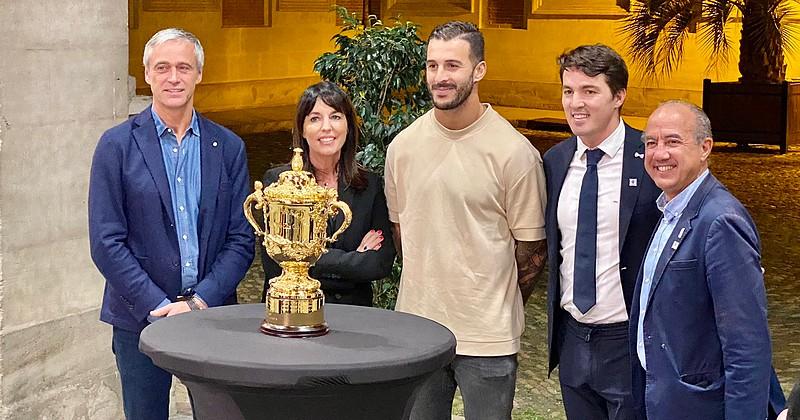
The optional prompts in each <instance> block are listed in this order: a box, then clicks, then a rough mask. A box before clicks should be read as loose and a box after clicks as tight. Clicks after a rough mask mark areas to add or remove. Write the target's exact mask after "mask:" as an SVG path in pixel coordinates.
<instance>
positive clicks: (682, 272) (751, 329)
mask: <svg viewBox="0 0 800 420" xmlns="http://www.w3.org/2000/svg"><path fill="white" fill-rule="evenodd" d="M666 244H667V245H666V246H665V249H664V251H663V252H662V253H661V255H660V257H659V259H658V263H657V264H656V269H655V274H654V275H653V280H652V282H653V283H652V286H651V289H650V295H649V299H648V304H647V309H646V311H645V313H644V314H641V313H640V310H639V295H640V291H641V278H642V274H641V273H640V274H639V275H638V282H637V286H636V291H635V293H634V300H633V308H632V310H631V321H630V346H631V362H632V365H633V393H634V399H635V400H637V408H638V409H639V411H640V413H641V414H642V415H644V409H645V407H646V411H647V418H648V419H650V420H659V419H665V420H666V419H669V420H676V419H703V420H715V419H716V420H723V419H725V420H739V419H741V420H745V419H746V420H755V419H764V418H766V416H767V405H768V394H769V387H770V375H771V373H772V369H771V367H770V363H771V347H770V338H769V329H768V327H767V299H766V292H765V290H764V277H763V274H762V271H761V256H760V250H761V245H760V243H759V237H758V232H757V231H756V227H755V224H754V223H753V220H752V219H751V218H750V215H749V214H748V213H747V210H745V208H744V207H743V206H742V204H741V203H739V201H737V200H736V198H734V197H733V196H732V195H731V194H730V193H729V192H728V191H727V190H726V189H725V187H723V186H722V184H720V183H719V182H718V181H717V179H716V178H714V177H713V176H712V175H708V176H707V177H706V179H705V180H703V182H702V184H700V187H699V188H698V189H697V191H696V192H695V194H694V196H693V197H692V199H691V200H690V201H689V204H688V206H687V207H686V209H685V210H684V211H683V214H682V216H681V218H680V219H679V220H678V223H677V225H676V226H675V230H674V231H673V233H672V235H671V236H670V238H669V239H668V240H667V242H666ZM640 316H643V317H644V325H643V335H644V337H645V355H646V358H647V373H645V372H644V370H643V369H642V368H641V365H640V364H639V359H638V356H637V355H636V329H637V322H638V321H639V317H640ZM645 383H646V384H647V386H646V387H645Z"/></svg>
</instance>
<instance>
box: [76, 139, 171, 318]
mask: <svg viewBox="0 0 800 420" xmlns="http://www.w3.org/2000/svg"><path fill="white" fill-rule="evenodd" d="M122 160H123V153H122V151H121V150H120V146H119V144H118V143H116V142H114V141H113V140H112V139H111V138H110V137H109V134H108V133H106V134H104V135H103V137H101V138H100V141H99V142H98V144H97V148H96V149H95V153H94V157H93V158H92V168H91V173H90V178H89V246H90V252H91V256H92V260H93V261H94V263H95V265H96V266H97V269H98V270H99V271H100V273H101V274H102V275H103V277H105V279H106V282H107V283H108V285H109V286H110V287H111V288H112V289H113V290H114V292H116V294H117V296H114V297H115V298H119V299H120V300H122V301H123V302H124V303H125V305H126V306H127V307H128V309H129V310H130V311H131V315H132V316H133V317H134V318H135V319H136V320H137V321H139V322H142V321H143V320H144V319H146V318H147V315H149V313H150V311H151V310H153V309H155V308H156V306H158V304H159V303H160V302H162V301H163V300H164V299H166V298H167V294H166V293H165V292H164V291H163V290H161V288H160V287H158V285H156V284H155V282H153V280H152V279H151V278H150V276H149V275H148V274H147V272H145V271H144V269H143V268H142V266H141V264H140V263H139V260H138V259H137V258H136V256H135V255H134V253H133V252H132V251H131V249H130V248H129V247H128V218H127V213H128V210H127V209H125V208H124V206H125V194H126V191H125V187H124V185H125V182H124V179H123V161H122ZM140 257H142V256H140Z"/></svg>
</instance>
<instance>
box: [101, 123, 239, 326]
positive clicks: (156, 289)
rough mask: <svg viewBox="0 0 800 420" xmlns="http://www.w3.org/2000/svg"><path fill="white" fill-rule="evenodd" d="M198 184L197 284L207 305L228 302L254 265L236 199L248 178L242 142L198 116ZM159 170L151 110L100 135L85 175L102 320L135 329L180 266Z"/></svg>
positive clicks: (173, 283)
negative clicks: (102, 281) (101, 280)
mask: <svg viewBox="0 0 800 420" xmlns="http://www.w3.org/2000/svg"><path fill="white" fill-rule="evenodd" d="M197 118H198V122H199V125H200V170H201V190H200V203H199V206H200V209H199V214H198V219H199V220H198V226H197V230H198V241H199V248H200V255H199V258H198V267H197V269H198V273H199V274H198V277H199V278H198V284H197V287H196V288H195V289H196V291H197V293H199V294H200V295H201V296H202V297H203V299H204V300H205V301H206V303H208V305H209V306H218V305H221V304H222V303H224V302H226V301H231V300H233V301H235V297H236V286H237V285H238V284H239V281H241V279H242V278H243V277H244V275H245V273H246V272H247V270H248V268H250V263H251V262H252V261H253V253H254V248H253V245H254V237H253V229H252V228H251V227H250V224H249V223H248V222H247V220H246V219H245V217H244V212H243V208H242V203H243V202H244V200H245V197H247V195H248V192H249V186H248V184H249V183H250V177H249V175H248V172H247V157H246V156H245V148H244V143H243V142H242V140H241V139H240V138H239V137H238V136H237V135H235V134H234V133H233V132H231V131H230V130H228V129H226V128H224V127H222V126H220V125H218V124H216V123H214V122H212V121H210V120H208V119H206V118H204V117H203V116H201V115H200V114H199V113H198V114H197ZM171 200H172V199H171V197H170V189H169V183H168V181H167V173H166V170H165V168H164V160H163V157H162V155H161V146H160V143H159V138H158V135H157V134H156V127H155V122H154V121H153V116H152V114H151V111H150V107H148V108H147V109H145V110H144V111H142V113H141V114H139V115H137V116H134V117H132V118H130V119H129V120H128V121H126V122H124V123H122V124H120V125H118V126H116V127H113V128H111V129H109V130H108V131H106V132H105V133H103V136H102V137H100V141H99V142H98V144H97V148H96V149H95V153H94V158H93V160H92V169H91V178H90V180H89V243H90V246H91V255H92V260H94V263H95V264H96V265H97V268H98V269H99V270H100V273H101V274H102V275H103V277H105V279H106V285H105V291H104V294H103V305H102V308H101V310H100V319H101V320H102V321H105V322H108V323H109V324H112V325H114V326H117V327H119V328H122V329H125V330H128V331H134V332H138V331H141V330H142V329H143V328H144V327H145V326H146V325H147V315H148V314H149V312H150V311H151V310H153V309H155V308H156V307H157V306H158V305H159V304H160V303H161V302H162V301H163V300H164V298H168V299H170V300H174V299H175V297H176V295H178V294H179V293H180V290H181V265H180V251H179V248H178V237H177V233H176V230H175V215H174V214H173V210H172V201H171Z"/></svg>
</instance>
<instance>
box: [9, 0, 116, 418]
mask: <svg viewBox="0 0 800 420" xmlns="http://www.w3.org/2000/svg"><path fill="white" fill-rule="evenodd" d="M127 74H128V32H127V2H126V1H125V0H108V1H93V0H72V1H66V2H65V1H60V0H0V418H8V419H77V418H89V419H119V418H122V411H121V403H120V401H121V398H120V391H119V380H118V378H117V377H116V369H115V367H114V360H113V355H112V353H111V328H110V327H109V326H107V325H105V324H102V323H100V321H98V311H99V306H100V299H101V294H102V289H103V279H102V277H101V276H100V275H99V273H98V272H97V271H96V270H95V268H94V265H93V264H92V262H91V259H90V257H89V247H88V234H87V216H86V200H87V190H88V188H87V186H88V177H89V167H90V163H91V157H92V153H93V150H94V146H95V144H96V142H97V139H98V138H99V136H100V134H101V133H102V132H103V131H104V130H106V129H108V128H109V127H111V126H113V125H115V124H117V123H119V122H121V121H122V120H123V119H124V118H126V116H127V109H128V97H127Z"/></svg>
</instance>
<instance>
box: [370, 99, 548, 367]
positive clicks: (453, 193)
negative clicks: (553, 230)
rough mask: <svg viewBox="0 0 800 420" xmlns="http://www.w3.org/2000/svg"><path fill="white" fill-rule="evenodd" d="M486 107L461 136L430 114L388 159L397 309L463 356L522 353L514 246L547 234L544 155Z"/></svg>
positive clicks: (396, 142) (411, 128)
mask: <svg viewBox="0 0 800 420" xmlns="http://www.w3.org/2000/svg"><path fill="white" fill-rule="evenodd" d="M485 106H486V111H485V112H484V113H483V115H482V116H481V118H479V119H478V120H477V121H476V122H475V123H473V124H472V125H470V126H469V127H467V128H465V129H463V130H457V131H453V130H448V129H447V128H445V127H443V126H442V125H441V124H439V123H438V121H436V118H435V117H434V113H433V111H430V112H428V113H426V114H425V115H423V116H422V117H420V118H419V119H417V120H416V121H415V122H414V123H413V124H411V125H410V126H409V127H408V128H406V129H405V130H403V131H402V132H401V133H400V134H398V135H397V137H396V138H395V139H394V141H393V142H392V143H391V144H390V145H389V149H388V151H387V155H386V174H385V175H386V180H385V181H386V202H387V205H388V207H389V219H390V220H391V221H392V222H395V223H400V229H401V233H402V245H403V275H402V278H401V281H400V292H399V295H398V297H397V307H396V309H397V310H398V311H402V312H408V313H412V314H416V315H420V316H423V317H426V318H429V319H432V320H434V321H437V322H439V323H441V324H443V325H445V326H446V327H448V328H449V329H450V330H451V331H453V333H454V334H455V336H456V339H457V340H458V346H457V348H456V353H457V354H460V355H467V356H502V355H509V354H514V353H517V352H518V351H519V339H520V336H521V335H522V331H523V330H524V328H525V322H524V313H523V307H522V295H521V293H520V291H519V286H518V285H517V265H516V260H515V258H514V242H515V240H516V241H538V240H542V239H544V238H545V231H544V208H545V200H546V191H545V182H544V171H543V169H542V159H541V156H540V155H539V152H538V151H537V150H536V149H535V148H534V147H533V146H532V145H531V144H530V142H529V141H528V140H527V139H526V138H525V137H524V136H522V135H521V134H519V132H517V130H515V129H514V127H512V126H511V124H509V123H508V122H507V121H506V120H505V119H503V118H502V117H501V116H500V115H499V114H498V113H497V112H495V111H494V110H493V109H492V108H491V106H489V105H488V104H487V105H485Z"/></svg>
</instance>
